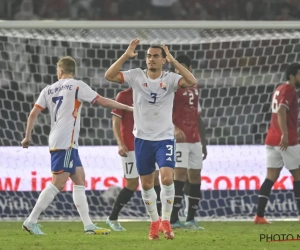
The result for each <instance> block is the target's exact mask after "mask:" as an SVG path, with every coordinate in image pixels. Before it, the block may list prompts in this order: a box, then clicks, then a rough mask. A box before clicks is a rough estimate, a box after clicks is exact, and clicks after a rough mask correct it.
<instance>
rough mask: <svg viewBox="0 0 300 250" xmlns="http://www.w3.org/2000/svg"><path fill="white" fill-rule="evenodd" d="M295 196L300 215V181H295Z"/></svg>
mask: <svg viewBox="0 0 300 250" xmlns="http://www.w3.org/2000/svg"><path fill="white" fill-rule="evenodd" d="M294 195H295V200H296V203H297V207H298V213H299V215H300V181H294Z"/></svg>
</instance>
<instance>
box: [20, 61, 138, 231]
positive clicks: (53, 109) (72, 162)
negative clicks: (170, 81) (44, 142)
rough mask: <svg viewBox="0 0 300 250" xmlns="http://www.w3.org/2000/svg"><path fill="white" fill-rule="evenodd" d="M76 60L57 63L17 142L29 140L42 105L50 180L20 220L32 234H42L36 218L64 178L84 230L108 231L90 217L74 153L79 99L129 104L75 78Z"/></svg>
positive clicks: (106, 104)
mask: <svg viewBox="0 0 300 250" xmlns="http://www.w3.org/2000/svg"><path fill="white" fill-rule="evenodd" d="M75 69H76V62H75V60H74V59H73V58H71V57H64V58H62V59H60V60H59V62H58V63H57V78H58V81H57V82H56V83H54V84H52V85H49V86H47V87H45V88H44V89H43V90H42V92H41V93H40V96H39V98H38V100H37V101H36V103H35V105H34V107H33V109H32V110H31V112H30V115H29V117H28V121H27V128H26V135H25V138H24V139H23V141H22V142H21V144H22V146H23V148H28V146H29V144H30V138H31V132H32V129H33V127H34V124H35V121H36V119H37V116H38V115H39V114H40V112H41V111H42V110H44V109H45V108H48V109H49V113H50V116H51V132H50V135H49V148H50V154H51V170H52V182H51V183H49V185H48V186H47V187H46V188H45V189H44V190H43V191H42V192H41V194H40V196H39V198H38V200H37V202H36V205H35V206H34V208H33V210H32V212H31V214H30V215H29V217H28V218H27V219H26V220H25V222H24V223H23V226H22V227H23V229H25V230H26V231H28V232H29V233H32V234H38V235H41V234H44V233H43V232H42V231H41V230H40V228H39V226H38V224H37V220H38V217H39V216H40V214H41V213H42V212H43V211H44V210H45V209H46V208H47V207H48V206H49V205H50V203H51V202H52V201H53V199H54V197H55V196H56V195H57V194H58V193H59V192H60V191H61V190H63V188H64V186H65V184H66V182H67V180H68V178H69V177H70V178H71V180H72V181H73V184H74V186H73V200H74V204H75V206H76V208H77V211H78V213H79V215H80V218H81V220H82V222H83V224H84V232H85V233H86V234H108V233H109V232H110V230H109V229H104V228H100V227H96V226H95V225H94V224H93V223H92V221H91V219H90V217H89V208H88V203H87V198H86V195H85V174H84V169H83V167H82V164H81V161H80V157H79V155H78V150H77V148H78V137H79V130H80V112H81V108H82V103H83V102H90V103H92V104H94V103H97V104H99V105H101V106H103V107H108V108H115V109H123V110H126V111H131V112H132V111H133V108H132V107H129V106H127V105H123V104H121V103H118V102H116V101H113V100H110V99H106V98H104V97H102V96H100V95H98V94H97V92H95V91H93V90H92V89H91V88H90V87H89V86H88V85H87V84H85V83H84V82H82V81H78V80H75V79H74V78H73V77H74V74H75Z"/></svg>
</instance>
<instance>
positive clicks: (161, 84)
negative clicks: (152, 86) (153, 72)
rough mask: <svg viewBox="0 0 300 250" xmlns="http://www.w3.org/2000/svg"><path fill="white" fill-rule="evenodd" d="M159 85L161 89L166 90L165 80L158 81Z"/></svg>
mask: <svg viewBox="0 0 300 250" xmlns="http://www.w3.org/2000/svg"><path fill="white" fill-rule="evenodd" d="M160 87H161V88H162V89H163V90H167V84H166V83H165V82H161V83H160Z"/></svg>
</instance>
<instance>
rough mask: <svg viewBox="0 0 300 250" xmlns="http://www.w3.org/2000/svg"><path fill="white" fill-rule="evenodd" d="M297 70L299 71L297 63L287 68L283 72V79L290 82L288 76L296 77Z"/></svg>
mask: <svg viewBox="0 0 300 250" xmlns="http://www.w3.org/2000/svg"><path fill="white" fill-rule="evenodd" d="M298 70H300V64H299V63H292V64H290V65H288V66H287V68H286V71H285V77H286V80H287V81H289V80H290V75H293V76H296V75H297V73H298Z"/></svg>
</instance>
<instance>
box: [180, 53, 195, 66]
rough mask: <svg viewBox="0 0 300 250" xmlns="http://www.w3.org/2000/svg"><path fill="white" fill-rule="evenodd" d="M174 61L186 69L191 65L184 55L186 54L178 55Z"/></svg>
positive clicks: (187, 57) (189, 59)
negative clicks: (182, 64) (183, 65)
mask: <svg viewBox="0 0 300 250" xmlns="http://www.w3.org/2000/svg"><path fill="white" fill-rule="evenodd" d="M176 60H177V61H178V62H179V63H184V64H185V65H186V66H187V67H188V68H189V67H190V66H191V64H192V59H191V58H190V57H189V56H188V55H186V54H180V55H178V56H177V57H176Z"/></svg>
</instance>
